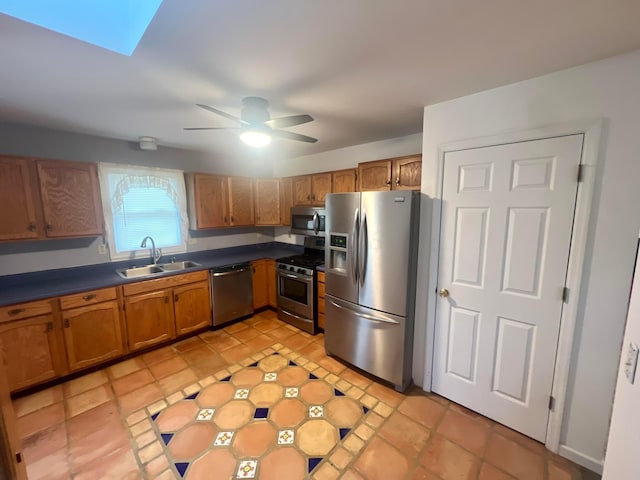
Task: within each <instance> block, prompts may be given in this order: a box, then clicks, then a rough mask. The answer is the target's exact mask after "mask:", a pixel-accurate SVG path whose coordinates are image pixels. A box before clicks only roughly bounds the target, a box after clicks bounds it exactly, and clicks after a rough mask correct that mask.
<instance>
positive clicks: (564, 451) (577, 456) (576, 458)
mask: <svg viewBox="0 0 640 480" xmlns="http://www.w3.org/2000/svg"><path fill="white" fill-rule="evenodd" d="M558 455H560V456H561V457H564V458H568V459H569V460H571V461H572V462H574V463H577V464H578V465H581V466H583V467H584V468H588V469H589V470H591V471H593V472H596V473H598V474H600V475H602V470H603V468H604V465H603V463H602V462H603V461H602V460H596V459H595V458H592V457H590V456H588V455H585V454H584V453H580V452H578V451H576V450H574V449H573V448H570V447H567V446H566V445H560V448H558Z"/></svg>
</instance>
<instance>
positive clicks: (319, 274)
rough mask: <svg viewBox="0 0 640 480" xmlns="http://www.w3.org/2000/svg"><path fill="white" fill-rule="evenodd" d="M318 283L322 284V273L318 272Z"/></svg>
mask: <svg viewBox="0 0 640 480" xmlns="http://www.w3.org/2000/svg"><path fill="white" fill-rule="evenodd" d="M318 282H322V283H324V272H318Z"/></svg>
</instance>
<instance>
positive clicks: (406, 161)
mask: <svg viewBox="0 0 640 480" xmlns="http://www.w3.org/2000/svg"><path fill="white" fill-rule="evenodd" d="M421 176H422V155H420V154H418V155H409V156H406V157H397V158H389V159H386V160H377V161H375V162H365V163H360V164H359V165H358V187H359V188H358V190H359V191H361V192H369V191H386V190H420V182H421Z"/></svg>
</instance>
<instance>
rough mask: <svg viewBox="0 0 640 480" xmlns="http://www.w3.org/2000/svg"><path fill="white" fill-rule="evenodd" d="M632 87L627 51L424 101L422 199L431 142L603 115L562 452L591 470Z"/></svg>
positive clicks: (423, 274) (637, 113)
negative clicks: (449, 97) (426, 103)
mask: <svg viewBox="0 0 640 480" xmlns="http://www.w3.org/2000/svg"><path fill="white" fill-rule="evenodd" d="M639 85H640V52H634V53H632V54H628V55H623V56H618V57H613V58H609V59H606V60H603V61H599V62H595V63H591V64H587V65H583V66H580V67H576V68H572V69H568V70H563V71H560V72H557V73H554V74H550V75H546V76H543V77H539V78H535V79H531V80H527V81H524V82H520V83H516V84H513V85H508V86H505V87H501V88H497V89H493V90H489V91H485V92H481V93H478V94H475V95H470V96H467V97H463V98H459V99H456V100H452V101H449V102H444V103H440V104H437V105H431V106H427V107H426V108H425V114H424V145H423V168H422V191H423V193H425V194H427V195H434V194H435V192H436V191H437V188H436V177H437V161H438V147H439V146H441V145H443V144H445V143H448V142H452V141H458V140H463V139H470V138H475V137H483V136H489V135H494V134H498V133H504V132H507V131H514V130H516V131H517V130H525V129H530V128H535V127H541V126H548V125H552V124H559V123H566V122H572V121H573V122H577V121H586V120H590V119H597V118H602V119H603V120H604V129H603V136H602V141H601V151H600V156H601V158H600V166H599V170H600V171H598V172H597V173H596V175H597V180H596V186H595V193H594V199H593V210H592V218H591V222H590V229H589V237H588V241H587V254H586V263H585V270H584V272H585V273H584V278H583V282H582V285H583V288H582V292H581V295H582V298H581V302H580V305H579V312H578V323H577V326H576V334H575V341H574V347H573V355H572V362H571V367H570V379H569V387H568V396H567V404H566V410H565V416H564V419H563V426H562V434H561V450H560V451H561V453H562V454H563V455H565V456H569V457H571V458H572V459H574V460H576V461H579V462H580V463H582V464H583V465H586V466H590V467H591V468H594V469H597V468H598V465H599V464H601V462H602V458H603V454H604V446H605V443H606V438H607V431H608V425H609V417H610V412H611V404H612V399H613V389H614V384H615V379H616V370H617V365H618V356H619V353H620V344H621V338H622V330H623V326H624V319H625V315H626V305H627V298H628V292H629V284H630V281H631V275H632V268H633V258H634V253H635V244H636V238H637V233H638V229H639V228H640V214H639V213H638V205H639V204H640V188H638V179H640V158H639V157H640V88H639ZM434 208H436V206H435V205H434ZM425 213H426V212H425ZM434 213H435V210H434ZM423 220H424V219H423ZM434 221H435V220H434ZM429 258H430V251H429V246H428V245H421V251H420V260H419V262H420V263H419V272H420V277H419V279H418V281H419V284H418V299H419V300H420V299H424V297H425V296H430V297H431V298H433V296H434V293H433V292H434V289H435V278H436V275H435V265H429ZM421 292H422V296H421ZM434 308H435V307H434V302H429V300H427V301H424V300H421V301H420V303H419V304H418V306H417V311H416V315H417V317H419V318H420V321H425V320H427V319H428V322H429V323H428V325H429V329H431V328H432V322H433V318H434V317H433V313H434ZM431 353H432V352H427V358H428V359H429V360H428V361H427V362H426V364H427V365H426V366H427V369H426V371H425V384H427V385H428V384H429V383H430V371H429V368H430V367H431V362H430V356H431Z"/></svg>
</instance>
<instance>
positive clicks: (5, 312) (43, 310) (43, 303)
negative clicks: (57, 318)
mask: <svg viewBox="0 0 640 480" xmlns="http://www.w3.org/2000/svg"><path fill="white" fill-rule="evenodd" d="M52 311H53V308H52V306H51V299H48V300H38V301H36V302H29V303H21V304H18V305H10V306H8V307H0V322H10V321H13V320H20V319H21V318H28V317H35V316H37V315H45V314H47V313H51V312H52Z"/></svg>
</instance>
